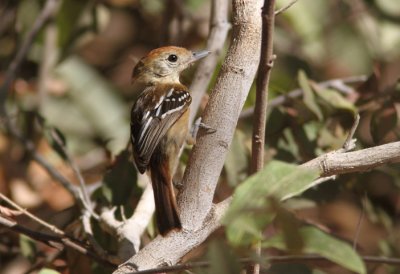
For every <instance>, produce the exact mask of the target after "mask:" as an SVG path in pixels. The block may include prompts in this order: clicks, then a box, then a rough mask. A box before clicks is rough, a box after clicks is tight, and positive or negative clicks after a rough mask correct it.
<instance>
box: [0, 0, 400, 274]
mask: <svg viewBox="0 0 400 274" xmlns="http://www.w3.org/2000/svg"><path fill="white" fill-rule="evenodd" d="M287 4H288V2H285V1H283V0H282V1H280V0H279V1H277V6H278V7H283V6H286V5H287ZM44 5H45V1H39V0H19V1H12V0H5V1H2V2H1V3H0V83H2V85H3V86H2V88H1V89H0V91H1V92H2V95H1V96H0V97H4V94H5V92H6V91H7V89H4V87H5V85H6V84H7V83H6V80H7V77H8V76H7V73H8V72H7V71H9V70H10V67H11V66H12V60H13V58H14V56H15V54H16V53H17V51H18V49H19V48H20V46H21V44H22V42H23V40H24V39H25V37H26V35H27V34H28V33H29V32H30V31H31V30H32V28H34V22H35V20H36V19H37V18H38V16H39V14H40V13H41V11H43V10H44ZM209 20H210V1H209V0H208V1H200V0H166V1H159V0H147V1H145V0H103V1H94V0H93V1H89V0H87V1H82V0H68V1H67V0H64V1H61V2H60V6H59V8H58V10H57V11H56V12H55V13H54V17H53V19H52V20H50V22H49V23H48V24H46V26H45V27H44V28H43V29H41V30H40V31H39V33H38V35H37V37H35V39H34V40H33V43H32V45H31V46H30V47H29V51H28V54H27V57H26V58H25V59H24V60H23V62H22V64H21V66H20V68H19V69H18V71H16V72H15V73H14V75H13V76H14V82H13V84H12V85H11V88H10V89H9V91H8V96H7V100H6V103H5V104H3V103H4V100H2V101H1V102H0V103H2V107H1V108H2V113H3V112H4V109H6V112H7V113H8V116H7V117H6V118H2V124H1V132H0V161H1V164H0V193H2V195H3V196H7V197H9V198H11V199H12V201H14V202H15V203H17V204H18V205H20V206H21V207H22V208H25V209H28V210H29V211H30V212H32V213H33V214H34V215H35V216H38V217H40V218H41V219H44V220H46V222H48V223H51V224H53V225H54V226H56V227H58V228H60V229H61V231H63V232H64V233H66V234H68V235H69V236H70V237H72V238H73V239H79V243H80V244H82V246H84V247H85V248H87V249H88V250H90V251H93V252H94V256H95V257H97V259H93V257H90V256H88V255H87V254H80V253H79V252H77V251H76V250H74V249H73V248H71V247H65V246H66V244H65V242H63V241H61V242H57V241H56V240H54V239H47V238H46V239H43V238H41V239H42V241H40V240H36V241H35V240H32V238H35V237H33V236H34V235H33V236H32V235H31V237H27V236H26V235H24V234H26V233H24V231H23V230H21V229H16V228H15V227H14V229H10V228H9V227H8V228H7V227H6V226H5V225H4V222H2V223H1V224H2V225H3V226H1V225H0V235H1V236H0V273H2V274H6V273H13V274H14V273H37V272H39V273H42V274H43V273H53V272H54V273H110V272H111V271H112V269H113V268H114V266H113V265H112V264H115V263H121V258H118V254H117V252H118V244H119V243H118V241H117V239H116V237H115V235H112V233H109V231H107V229H105V228H104V227H103V226H101V225H100V222H98V221H96V220H95V218H91V226H92V228H93V238H94V239H95V240H94V241H90V240H89V239H88V238H89V237H88V235H87V233H85V232H87V231H86V230H85V229H84V228H83V227H82V222H81V216H82V210H81V209H82V207H80V206H79V205H77V204H76V202H75V199H74V196H73V195H71V193H70V192H71V191H68V190H67V189H66V188H65V186H63V185H62V184H60V183H59V181H60V180H59V179H55V176H54V174H53V176H51V175H49V173H48V172H46V170H45V169H43V162H40V160H38V157H39V156H40V157H42V158H43V159H45V161H46V162H47V163H49V164H50V165H51V166H52V170H55V171H57V172H59V173H60V174H62V175H63V176H64V178H65V179H66V180H67V182H72V183H73V184H75V185H79V181H80V178H79V176H77V175H79V174H80V173H81V174H82V175H83V181H84V182H85V183H86V184H87V189H88V192H89V195H90V196H91V199H92V200H93V201H95V202H96V209H98V208H100V207H102V206H106V207H109V206H110V207H111V206H117V209H116V217H117V219H119V220H122V219H123V218H124V216H128V217H129V216H130V215H131V214H132V212H133V210H134V208H135V206H136V204H137V203H138V201H139V199H140V197H141V194H142V192H143V186H140V184H139V182H138V180H137V178H136V177H137V176H136V175H137V174H136V171H135V169H134V167H133V164H132V163H131V162H132V161H131V159H130V156H129V155H130V154H129V152H127V144H128V140H129V111H130V106H131V105H132V103H133V101H134V99H135V98H136V96H137V95H138V93H137V91H135V90H133V89H132V87H131V83H130V75H131V71H132V68H133V66H134V65H135V63H136V62H137V60H138V59H139V58H140V57H142V56H143V55H145V54H146V53H147V52H148V51H149V50H151V49H153V48H156V47H159V46H162V45H170V44H173V45H179V46H184V47H187V48H189V49H202V48H204V47H205V46H206V41H207V37H208V30H209V27H210V26H209ZM229 41H230V39H229V38H228V40H227V42H226V43H225V47H224V49H223V50H222V51H223V55H224V53H225V51H226V49H227V48H228V46H229ZM274 54H276V56H277V58H276V60H275V62H274V67H273V70H272V74H271V80H270V94H269V98H270V100H272V101H271V102H275V103H272V104H271V106H270V107H269V109H268V116H267V117H268V118H267V124H266V127H267V128H266V145H265V153H266V169H265V170H264V171H262V172H261V173H260V174H258V175H256V176H258V177H250V178H249V170H250V153H251V138H252V137H251V136H252V135H251V134H252V128H251V127H252V120H253V116H252V107H253V106H254V103H255V87H254V88H252V90H251V91H250V94H249V97H248V99H247V101H246V104H245V109H244V111H243V113H242V115H241V119H240V121H239V123H238V127H237V130H236V132H235V137H234V139H233V143H232V146H231V149H230V152H229V154H228V157H227V159H226V162H225V166H224V170H223V173H222V174H221V176H220V179H219V185H218V188H217V191H216V193H215V198H214V200H215V202H219V201H222V200H223V199H225V198H226V197H228V196H229V195H231V194H232V193H233V192H235V191H236V195H237V196H236V197H235V199H234V201H233V204H232V207H231V208H230V211H229V212H228V215H227V216H226V218H225V219H224V224H226V228H227V229H226V230H225V229H222V228H221V229H219V230H218V231H216V232H215V233H214V234H212V236H211V237H209V239H208V240H207V241H206V242H205V243H204V244H203V245H201V246H200V247H198V248H196V249H194V250H193V251H192V252H190V253H189V254H188V255H187V256H186V257H185V258H183V261H184V262H187V261H209V262H210V263H211V266H210V267H209V268H205V269H200V268H199V269H194V270H193V269H192V270H191V271H193V272H195V273H222V274H223V273H239V272H240V269H241V266H240V265H241V262H242V261H243V258H250V257H253V256H256V255H254V251H253V249H252V246H253V245H254V244H255V243H256V242H257V241H258V240H259V239H260V238H261V239H262V246H263V252H262V254H261V258H262V262H263V264H262V266H263V267H262V269H263V270H262V271H263V273H351V272H350V271H356V272H364V273H366V272H365V269H367V271H368V273H399V269H400V268H399V267H398V266H396V265H393V264H383V263H382V262H377V263H371V262H368V260H364V261H366V262H367V263H366V265H365V266H364V264H363V262H362V259H361V257H360V256H363V255H368V256H386V257H399V255H400V249H399V247H400V242H399V240H400V234H399V231H400V229H399V225H400V222H399V212H400V169H399V164H391V165H384V166H380V167H378V168H376V169H374V170H372V171H369V172H366V173H350V174H346V175H341V176H339V177H337V178H336V179H335V180H334V181H330V182H327V183H324V184H321V185H318V186H316V187H314V188H312V189H309V190H307V191H306V192H304V193H303V194H302V195H301V196H297V197H295V198H291V199H289V200H287V201H285V202H283V203H280V202H279V201H278V200H279V199H280V198H282V197H284V196H285V195H286V194H287V192H289V191H288V190H287V189H286V192H285V189H283V190H282V191H283V192H279V191H278V192H273V191H271V189H270V188H266V189H265V186H268V184H270V183H271V184H272V183H273V182H275V183H277V182H279V183H282V185H283V184H284V183H285V181H284V180H287V178H286V177H285V175H287V174H291V176H292V177H291V179H292V180H294V181H296V180H297V183H298V184H301V182H302V181H304V182H309V181H312V179H313V178H314V177H315V174H312V173H307V174H303V173H301V172H300V173H298V172H299V171H298V170H297V169H296V168H294V167H293V166H292V165H287V164H285V163H290V164H301V163H304V162H307V161H309V160H311V159H314V158H316V157H317V156H319V155H322V154H324V153H326V152H329V151H332V150H336V149H340V148H341V147H342V146H343V144H344V143H345V141H346V138H347V136H348V132H349V130H350V129H351V127H352V125H353V123H354V117H355V115H356V114H357V113H359V114H360V116H361V119H360V124H359V126H358V128H357V131H356V133H355V135H354V137H355V138H357V143H356V146H357V149H362V148H367V147H372V146H376V145H380V144H385V143H390V142H395V141H398V140H399V134H400V122H399V121H400V93H399V91H400V83H399V76H400V6H399V5H398V3H396V1H394V0H342V1H339V0H329V1H316V0H299V1H298V2H297V3H296V4H295V5H293V6H292V7H290V8H289V9H288V10H286V11H285V12H283V13H282V14H280V15H278V16H277V17H276V22H275V33H274ZM244 58H245V57H244ZM222 60H223V56H222V57H221V60H220V62H222ZM10 64H11V65H10ZM219 67H220V64H219V65H218V66H217V69H216V71H215V75H214V76H213V81H212V83H211V86H212V85H213V83H214V80H215V78H216V75H217V73H218V69H219ZM194 70H195V68H193V69H191V70H189V71H188V72H187V73H185V75H184V76H183V79H182V81H183V82H184V83H186V84H188V85H189V84H190V81H191V76H192V75H193V72H194ZM298 88H300V89H301V90H302V91H303V95H301V94H299V95H301V96H297V97H296V98H292V97H287V96H284V95H287V94H289V92H291V91H292V90H294V89H298ZM0 99H1V98H0ZM207 100H208V97H207V96H205V97H204V98H203V101H202V105H201V108H204V106H205V104H206V103H207ZM274 100H275V101H274ZM279 100H281V101H279ZM7 121H11V122H10V123H8V122H7ZM9 124H12V126H11V127H12V128H14V129H17V131H18V134H16V133H15V132H13V130H12V129H11V130H10V125H9ZM189 152H190V146H188V147H187V149H186V150H185V151H184V155H183V157H182V168H180V169H179V172H178V174H177V181H179V179H180V178H181V176H182V173H183V170H184V166H185V163H186V162H187V159H188V155H189ZM283 162H285V163H283ZM78 169H79V170H80V173H79V172H76V170H78ZM260 182H261V183H262V185H263V186H264V187H262V189H258V188H256V187H254V186H252V184H253V185H254V184H256V185H260ZM282 185H281V188H283V187H282ZM281 193H282V194H281ZM271 194H275V196H273V198H269V197H270V195H271ZM266 197H268V198H266ZM0 200H1V201H3V202H2V203H1V204H0V216H1V217H2V218H5V219H6V220H11V221H13V222H14V221H15V222H16V223H18V225H19V226H21V227H23V228H29V229H30V230H32V231H35V232H39V233H40V232H43V233H44V234H46V235H53V234H55V235H58V234H57V232H54V231H49V229H48V228H45V227H43V226H42V225H40V224H38V222H37V221H33V220H32V219H31V218H29V217H28V216H26V214H21V213H23V212H24V211H23V210H22V211H21V210H18V209H17V210H15V208H13V206H12V205H10V203H9V202H7V201H6V200H5V199H4V197H0ZM83 201H85V199H83ZM247 201H248V202H249V203H247ZM252 201H253V202H254V203H253V202H252ZM260 229H262V231H263V233H262V235H263V236H264V237H260V233H259V231H260ZM155 236H156V231H155V227H154V225H153V223H152V222H151V223H150V224H149V225H148V227H147V229H146V231H145V233H144V234H143V236H142V246H143V245H146V243H148V242H149V241H150V240H151V239H152V238H154V237H155ZM39 238H40V237H39ZM93 242H95V243H97V244H98V245H99V246H100V249H102V250H106V252H107V254H106V255H104V254H103V255H102V256H100V255H99V253H98V249H96V248H95V247H94V246H93ZM67 246H68V245H67ZM228 251H229V252H228ZM355 251H356V252H355ZM304 254H316V255H319V256H322V257H323V258H327V259H328V260H329V261H326V260H321V258H312V257H311V258H310V257H302V258H300V259H299V260H295V259H293V260H290V259H289V260H282V261H279V258H281V259H282V258H284V257H282V256H283V255H296V256H301V255H304ZM278 257H279V258H278ZM253 258H254V257H253ZM268 258H271V261H270V263H271V264H269V263H267V261H268ZM274 258H278V259H276V260H275V261H274ZM304 258H305V259H304ZM125 259H126V258H125ZM258 259H260V258H258ZM260 260H261V259H260ZM105 261H107V262H105ZM278 262H279V263H278ZM397 264H399V263H397ZM365 267H366V268H365ZM50 269H52V270H50Z"/></svg>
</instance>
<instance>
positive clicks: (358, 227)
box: [353, 194, 367, 250]
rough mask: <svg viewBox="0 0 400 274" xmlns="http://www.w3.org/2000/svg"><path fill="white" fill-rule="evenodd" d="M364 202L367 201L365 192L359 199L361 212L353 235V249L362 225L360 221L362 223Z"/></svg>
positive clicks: (364, 208) (355, 246)
mask: <svg viewBox="0 0 400 274" xmlns="http://www.w3.org/2000/svg"><path fill="white" fill-rule="evenodd" d="M366 203H367V196H366V194H365V196H364V198H363V199H362V201H361V213H360V217H359V218H358V222H357V227H356V233H355V235H354V240H353V249H354V250H356V248H357V243H358V238H359V237H360V232H361V227H362V223H363V221H364V217H365V210H366Z"/></svg>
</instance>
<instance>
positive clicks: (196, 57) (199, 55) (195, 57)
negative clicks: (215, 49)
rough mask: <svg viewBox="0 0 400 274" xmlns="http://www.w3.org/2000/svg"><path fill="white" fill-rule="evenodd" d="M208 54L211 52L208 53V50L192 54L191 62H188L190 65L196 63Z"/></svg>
mask: <svg viewBox="0 0 400 274" xmlns="http://www.w3.org/2000/svg"><path fill="white" fill-rule="evenodd" d="M210 53H211V51H209V50H201V51H196V52H193V56H192V60H190V63H193V62H196V61H198V60H200V59H202V58H204V57H206V56H207V55H209V54H210Z"/></svg>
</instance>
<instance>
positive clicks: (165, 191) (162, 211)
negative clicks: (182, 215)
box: [150, 159, 182, 236]
mask: <svg viewBox="0 0 400 274" xmlns="http://www.w3.org/2000/svg"><path fill="white" fill-rule="evenodd" d="M151 162H152V163H151V170H150V174H151V182H152V185H153V191H154V201H155V205H156V220H157V227H158V230H159V231H160V233H161V235H163V236H165V235H166V234H167V233H168V232H170V231H171V230H174V229H181V228H182V224H181V220H180V219H179V215H178V210H177V205H176V199H175V193H174V188H173V185H172V176H171V174H170V172H169V167H168V165H167V166H166V165H165V163H168V162H167V161H157V159H153V161H151Z"/></svg>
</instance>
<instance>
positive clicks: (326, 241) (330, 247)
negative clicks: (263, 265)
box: [262, 227, 366, 274]
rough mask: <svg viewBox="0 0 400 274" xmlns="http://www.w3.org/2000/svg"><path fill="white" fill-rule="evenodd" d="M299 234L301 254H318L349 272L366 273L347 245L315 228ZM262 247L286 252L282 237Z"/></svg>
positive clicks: (267, 242)
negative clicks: (301, 241)
mask: <svg viewBox="0 0 400 274" xmlns="http://www.w3.org/2000/svg"><path fill="white" fill-rule="evenodd" d="M300 234H301V236H302V237H303V243H304V246H303V249H302V252H303V253H306V254H319V255H321V256H322V257H324V258H326V259H328V260H330V261H332V262H334V263H337V264H338V265H341V266H343V267H345V268H347V269H349V270H351V271H354V272H356V273H360V274H364V273H366V268H365V265H364V262H363V261H362V260H361V258H360V256H359V255H358V254H357V253H356V252H355V251H354V250H353V248H352V247H351V246H350V245H349V244H348V243H346V242H343V241H341V240H338V239H336V238H335V237H333V236H331V235H329V234H327V233H325V232H322V231H321V230H319V229H317V228H315V227H304V228H301V229H300ZM262 246H263V247H274V248H277V249H281V250H287V248H286V245H285V241H284V239H283V237H282V235H277V236H275V237H272V238H270V239H268V240H267V241H265V242H263V243H262ZM289 251H290V250H289Z"/></svg>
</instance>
